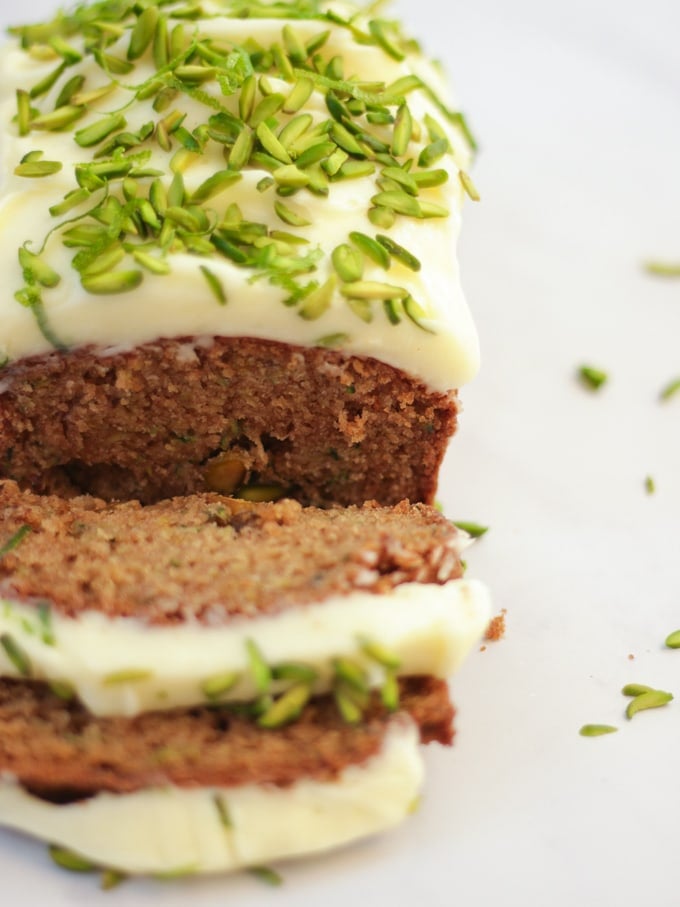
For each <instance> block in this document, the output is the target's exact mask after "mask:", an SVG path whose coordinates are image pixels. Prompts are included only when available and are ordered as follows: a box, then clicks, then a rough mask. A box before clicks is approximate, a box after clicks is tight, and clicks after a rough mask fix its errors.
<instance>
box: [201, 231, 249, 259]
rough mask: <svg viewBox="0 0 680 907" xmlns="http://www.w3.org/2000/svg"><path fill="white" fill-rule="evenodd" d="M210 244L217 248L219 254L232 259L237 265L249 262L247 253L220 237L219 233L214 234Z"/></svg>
mask: <svg viewBox="0 0 680 907" xmlns="http://www.w3.org/2000/svg"><path fill="white" fill-rule="evenodd" d="M210 242H211V243H212V244H213V245H214V246H215V248H216V249H217V251H218V252H220V253H221V254H222V255H224V257H225V258H228V259H230V260H231V261H233V262H235V263H236V264H240V265H242V264H245V263H246V262H247V261H248V256H247V255H246V253H245V252H243V251H242V250H241V249H239V247H238V246H235V245H234V244H233V243H231V242H229V240H228V239H225V238H224V237H223V236H220V234H219V233H213V235H212V236H211V237H210Z"/></svg>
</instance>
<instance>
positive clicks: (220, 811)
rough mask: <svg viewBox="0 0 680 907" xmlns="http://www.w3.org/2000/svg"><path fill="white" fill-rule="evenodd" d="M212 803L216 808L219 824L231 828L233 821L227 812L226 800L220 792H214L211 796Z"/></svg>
mask: <svg viewBox="0 0 680 907" xmlns="http://www.w3.org/2000/svg"><path fill="white" fill-rule="evenodd" d="M213 803H214V804H215V809H216V810H217V817H218V819H219V821H220V825H221V826H222V827H223V828H233V827H234V822H233V820H232V818H231V815H230V813H229V807H228V806H227V802H226V800H225V799H224V797H223V796H222V795H221V794H215V795H214V797H213Z"/></svg>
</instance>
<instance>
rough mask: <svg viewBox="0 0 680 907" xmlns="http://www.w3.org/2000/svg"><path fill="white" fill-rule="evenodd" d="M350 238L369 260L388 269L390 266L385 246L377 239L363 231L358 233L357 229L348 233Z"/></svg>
mask: <svg viewBox="0 0 680 907" xmlns="http://www.w3.org/2000/svg"><path fill="white" fill-rule="evenodd" d="M349 238H350V240H351V241H352V242H353V243H354V245H355V246H356V247H357V249H359V250H360V251H361V252H363V253H364V255H366V256H367V257H368V258H370V259H371V261H373V262H375V264H377V265H379V266H380V267H381V268H383V269H384V270H385V271H387V270H388V268H389V266H390V256H389V253H388V251H387V249H386V248H385V246H383V245H381V244H380V243H379V242H378V241H377V240H375V239H373V238H372V237H371V236H367V235H366V234H365V233H359V232H358V231H353V232H352V233H350V234H349Z"/></svg>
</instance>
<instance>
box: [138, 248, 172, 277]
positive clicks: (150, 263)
mask: <svg viewBox="0 0 680 907" xmlns="http://www.w3.org/2000/svg"><path fill="white" fill-rule="evenodd" d="M132 257H133V258H134V260H135V261H136V262H137V264H140V265H141V266H142V267H143V268H146V270H147V271H150V272H151V273H152V274H169V273H170V270H171V268H170V264H169V262H168V261H166V259H164V258H158V257H157V256H156V255H151V254H150V253H149V252H144V251H143V250H142V249H135V250H134V252H133V253H132Z"/></svg>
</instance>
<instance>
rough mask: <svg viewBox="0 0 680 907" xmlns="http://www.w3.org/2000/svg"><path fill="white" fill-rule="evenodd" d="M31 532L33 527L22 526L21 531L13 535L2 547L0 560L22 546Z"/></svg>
mask: <svg viewBox="0 0 680 907" xmlns="http://www.w3.org/2000/svg"><path fill="white" fill-rule="evenodd" d="M29 532H31V527H30V526H28V525H27V524H25V525H23V526H20V527H19V529H17V531H16V532H15V533H14V535H12V536H11V537H10V538H9V539H8V540H7V541H6V542H5V543H4V545H2V547H0V558H3V557H4V556H5V555H6V554H9V553H10V551H14V549H15V548H16V547H17V546H18V545H20V544H21V543H22V542H23V540H24V539H25V538H26V536H27V535H28V533H29Z"/></svg>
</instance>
